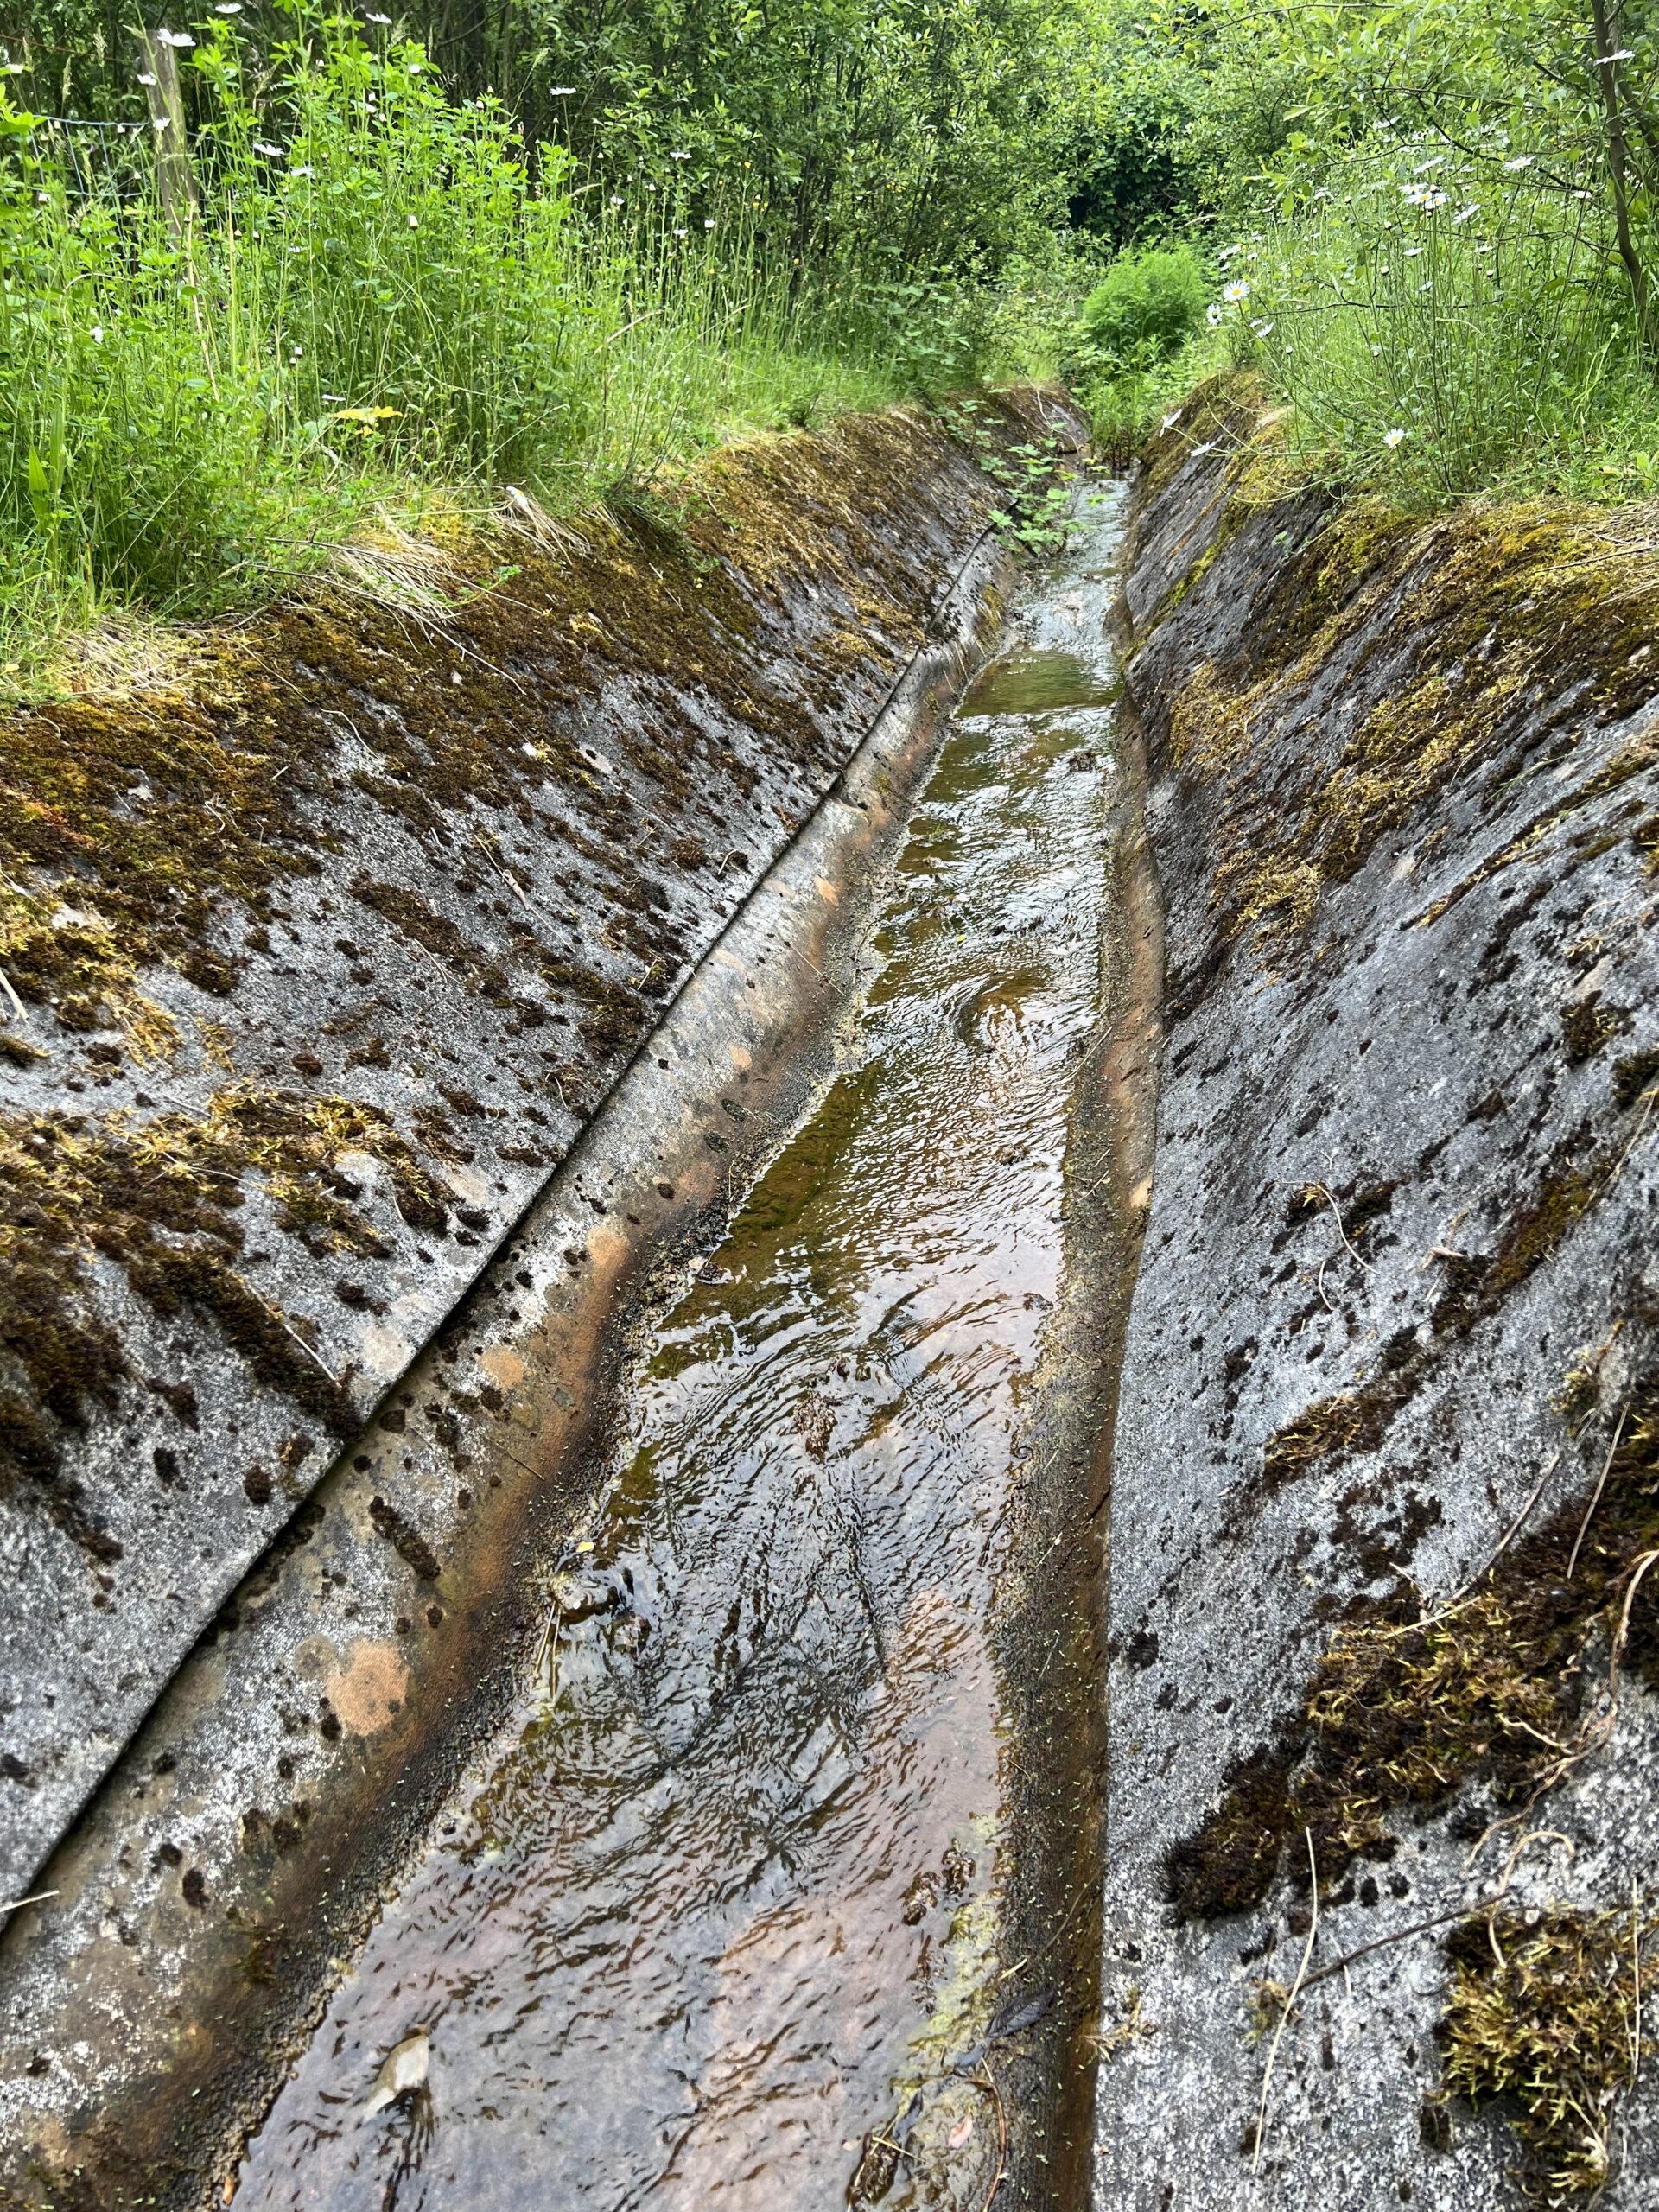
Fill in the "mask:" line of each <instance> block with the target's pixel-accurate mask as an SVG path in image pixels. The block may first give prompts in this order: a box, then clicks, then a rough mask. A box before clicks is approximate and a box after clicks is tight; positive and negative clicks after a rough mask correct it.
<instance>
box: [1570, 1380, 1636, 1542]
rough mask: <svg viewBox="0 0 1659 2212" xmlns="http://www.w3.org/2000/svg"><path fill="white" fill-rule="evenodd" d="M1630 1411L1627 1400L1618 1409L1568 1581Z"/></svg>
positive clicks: (1587, 1507) (1584, 1519) (1586, 1508)
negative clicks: (1610, 1440)
mask: <svg viewBox="0 0 1659 2212" xmlns="http://www.w3.org/2000/svg"><path fill="white" fill-rule="evenodd" d="M1629 1412H1630V1400H1629V1398H1626V1399H1625V1401H1624V1404H1623V1405H1622V1406H1621V1407H1620V1408H1619V1409H1618V1421H1617V1422H1616V1423H1615V1425H1614V1427H1613V1440H1612V1442H1611V1444H1610V1445H1609V1446H1607V1457H1606V1458H1605V1459H1604V1460H1603V1461H1602V1463H1601V1472H1600V1474H1599V1476H1598V1477H1597V1478H1596V1486H1595V1489H1594V1490H1593V1491H1592V1492H1591V1494H1590V1503H1589V1504H1588V1505H1586V1507H1585V1509H1584V1518H1583V1520H1582V1521H1580V1523H1579V1533H1578V1535H1576V1536H1575V1537H1574V1538H1573V1555H1572V1557H1571V1558H1570V1559H1569V1560H1567V1580H1568V1581H1569V1582H1570V1581H1571V1580H1573V1569H1574V1568H1575V1567H1577V1566H1578V1563H1579V1549H1580V1546H1581V1545H1582V1544H1583V1542H1584V1540H1585V1537H1586V1535H1587V1534H1588V1533H1589V1529H1590V1523H1591V1522H1592V1520H1593V1519H1594V1517H1595V1511H1596V1508H1597V1507H1598V1506H1599V1504H1600V1503H1601V1493H1602V1491H1604V1490H1605V1487H1606V1484H1607V1478H1608V1476H1609V1474H1610V1473H1611V1471H1612V1465H1613V1459H1614V1456H1615V1455H1616V1453H1617V1452H1618V1443H1619V1439H1620V1438H1621V1437H1622V1436H1623V1435H1624V1420H1625V1416H1626V1415H1627V1414H1629Z"/></svg>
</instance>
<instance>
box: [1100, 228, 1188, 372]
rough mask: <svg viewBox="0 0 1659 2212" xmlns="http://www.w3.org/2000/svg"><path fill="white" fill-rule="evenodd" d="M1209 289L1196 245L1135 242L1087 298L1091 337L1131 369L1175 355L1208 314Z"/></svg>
mask: <svg viewBox="0 0 1659 2212" xmlns="http://www.w3.org/2000/svg"><path fill="white" fill-rule="evenodd" d="M1209 290H1210V287H1209V283H1208V280H1207V279H1206V277H1205V272H1204V264H1203V263H1202V262H1201V261H1200V260H1199V259H1198V255H1197V253H1196V252H1195V251H1193V249H1192V247H1191V246H1190V245H1174V246H1155V247H1150V248H1147V247H1141V248H1135V247H1131V248H1130V249H1129V251H1127V252H1125V253H1121V254H1119V255H1118V257H1117V258H1116V261H1114V262H1113V264H1112V265H1111V267H1110V268H1109V270H1107V271H1106V274H1105V276H1104V277H1103V278H1102V280H1101V282H1100V283H1098V284H1096V287H1095V289H1094V290H1093V291H1092V292H1090V295H1089V296H1088V298H1087V299H1086V300H1085V301H1084V305H1083V318H1082V319H1083V329H1084V339H1085V341H1086V342H1087V344H1088V345H1089V346H1091V347H1092V348H1094V349H1095V350H1096V352H1097V353H1099V354H1101V355H1103V356H1104V357H1105V358H1106V359H1107V360H1109V361H1110V362H1112V363H1113V364H1115V365H1117V366H1120V367H1122V368H1126V369H1145V368H1151V367H1153V366H1154V365H1156V364H1158V363H1159V362H1161V361H1167V360H1171V359H1173V357H1174V356H1175V354H1177V353H1179V351H1180V349H1181V347H1182V346H1183V345H1184V344H1185V342H1186V340H1187V339H1189V338H1190V337H1191V336H1192V333H1193V332H1194V331H1195V330H1196V329H1197V328H1198V324H1199V323H1200V321H1202V320H1203V317H1204V309H1205V301H1206V300H1207V298H1208V296H1209Z"/></svg>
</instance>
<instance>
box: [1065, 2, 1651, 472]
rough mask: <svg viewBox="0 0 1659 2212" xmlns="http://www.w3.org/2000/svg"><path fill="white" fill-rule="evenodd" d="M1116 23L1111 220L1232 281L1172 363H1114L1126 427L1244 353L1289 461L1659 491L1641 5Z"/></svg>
mask: <svg viewBox="0 0 1659 2212" xmlns="http://www.w3.org/2000/svg"><path fill="white" fill-rule="evenodd" d="M1103 15H1104V20H1103V23H1102V26H1101V37H1102V40H1103V51H1107V52H1109V54H1110V55H1111V57H1112V60H1113V62H1114V65H1115V70H1116V75H1115V79H1113V81H1114V82H1115V83H1116V86H1117V87H1118V88H1119V89H1118V90H1117V92H1116V98H1115V100H1114V99H1113V97H1112V96H1111V95H1110V94H1108V95H1107V96H1106V98H1105V99H1104V100H1103V113H1104V112H1109V111H1110V109H1111V108H1112V106H1113V105H1115V106H1116V112H1117V118H1118V121H1117V125H1116V129H1115V130H1113V129H1108V130H1107V131H1106V134H1105V136H1106V139H1107V143H1109V144H1111V145H1114V146H1115V147H1116V148H1117V149H1119V154H1118V156H1116V158H1115V160H1114V163H1113V165H1112V166H1111V167H1110V168H1109V170H1108V171H1106V172H1104V173H1103V176H1102V177H1101V178H1100V179H1099V180H1097V192H1098V194H1100V195H1103V198H1102V200H1101V205H1100V207H1097V210H1096V212H1097V213H1104V215H1105V217H1106V220H1105V222H1104V224H1103V227H1104V228H1106V229H1108V230H1109V231H1112V232H1113V233H1114V234H1115V235H1116V236H1120V237H1121V236H1123V235H1128V234H1132V233H1133V232H1135V230H1136V229H1137V228H1142V229H1144V228H1145V227H1146V226H1147V225H1148V224H1149V223H1150V224H1152V225H1153V226H1155V227H1156V228H1157V229H1158V230H1159V231H1160V233H1162V234H1164V235H1166V236H1168V235H1172V234H1173V235H1185V237H1186V238H1188V239H1189V240H1190V241H1192V243H1193V244H1194V245H1197V246H1198V248H1199V249H1200V250H1201V251H1203V252H1204V253H1205V255H1206V257H1208V260H1209V262H1210V264H1211V266H1212V268H1213V269H1214V271H1215V274H1216V277H1217V285H1218V288H1219V297H1217V299H1216V300H1215V301H1214V302H1213V303H1212V305H1211V308H1210V316H1211V324H1212V327H1211V330H1210V332H1209V333H1208V334H1207V340H1206V342H1205V343H1202V344H1200V345H1199V346H1198V347H1196V348H1195V349H1194V351H1193V353H1192V354H1191V355H1189V356H1188V357H1186V358H1185V359H1181V360H1180V361H1179V362H1178V363H1177V364H1176V365H1175V366H1176V369H1177V370H1178V371H1179V375H1178V376H1176V377H1168V376H1166V378H1163V379H1162V380H1161V381H1160V382H1158V383H1156V384H1155V385H1154V384H1153V383H1151V382H1147V384H1145V385H1144V387H1143V388H1137V387H1135V385H1134V384H1133V383H1132V381H1130V380H1129V378H1128V375H1127V373H1126V371H1119V372H1115V373H1112V374H1109V375H1108V376H1106V377H1105V378H1104V379H1103V388H1102V397H1103V402H1104V405H1105V410H1106V414H1107V416H1108V417H1109V420H1110V423H1111V424H1112V426H1113V427H1116V426H1117V425H1118V424H1119V423H1132V424H1133V425H1134V426H1135V429H1137V431H1138V432H1139V433H1140V434H1141V435H1144V433H1145V431H1146V430H1147V429H1149V428H1151V427H1153V425H1152V423H1150V421H1149V419H1148V418H1149V416H1150V415H1151V413H1152V410H1153V407H1154V404H1162V403H1163V402H1164V401H1165V400H1166V398H1167V397H1170V396H1171V395H1172V394H1173V391H1174V390H1175V387H1176V385H1177V384H1178V383H1179V381H1180V380H1181V378H1185V380H1186V381H1189V382H1190V381H1192V380H1194V379H1195V378H1196V375H1197V373H1198V372H1199V371H1200V370H1202V369H1204V368H1208V367H1217V366H1221V365H1224V364H1226V363H1228V362H1231V363H1234V364H1237V365H1250V366H1252V367H1254V368H1255V369H1256V370H1258V371H1259V372H1261V374H1262V377H1263V378H1264V379H1265V382H1266V384H1267V385H1268V391H1269V392H1270V394H1271V395H1272V396H1273V397H1275V398H1277V399H1279V400H1281V401H1282V402H1284V403H1287V413H1286V416H1285V419H1284V422H1283V425H1282V428H1281V438H1282V440H1283V442H1284V445H1285V448H1286V450H1287V456H1288V459H1289V461H1290V463H1291V465H1292V467H1293V468H1294V471H1295V473H1296V474H1299V475H1300V476H1302V477H1304V478H1306V477H1317V478H1323V479H1325V480H1330V481H1332V482H1335V483H1338V484H1340V485H1343V486H1355V485H1363V486H1370V487H1372V488H1374V489H1376V490H1378V491H1380V492H1381V493H1383V494H1384V495H1385V496H1386V497H1387V498H1388V499H1389V501H1390V502H1391V503H1392V504H1393V505H1395V506H1397V507H1402V508H1407V509H1413V508H1415V509H1423V508H1431V507H1434V506H1440V505H1446V504H1448V503H1450V502H1452V501H1455V500H1458V499H1463V498H1465V497H1467V496H1469V495H1470V494H1471V493H1498V494H1500V495H1508V496H1517V495H1525V494H1528V493H1536V492H1549V493H1567V494H1570V495H1577V496H1585V497H1592V498H1622V497H1629V496H1632V495H1646V494H1649V493H1651V492H1653V491H1654V490H1655V489H1656V488H1659V404H1656V401H1659V391H1656V381H1655V379H1656V368H1659V363H1656V353H1659V296H1656V291H1655V287H1656V283H1659V77H1656V72H1659V9H1656V8H1655V7H1654V6H1653V5H1652V4H1651V0H1516V5H1514V6H1512V7H1509V8H1505V9H1503V10H1494V9H1492V8H1491V7H1488V6H1485V5H1484V4H1481V0H1376V3H1375V4H1367V5H1365V6H1363V7H1350V8H1340V9H1338V8H1328V7H1308V8H1295V9H1285V8H1278V7H1272V6H1268V5H1265V4H1262V0H1212V3H1211V4H1210V5H1208V6H1206V7H1205V9H1203V10H1191V9H1188V8H1186V7H1185V6H1183V5H1179V4H1177V0H1157V3H1156V4H1154V5H1152V6H1150V7H1147V6H1141V5H1138V4H1137V5H1135V6H1134V7H1130V6H1129V5H1128V0H1108V3H1107V5H1106V7H1105V9H1104V10H1103ZM1137 123H1138V124H1139V125H1140V126H1141V128H1142V129H1143V130H1149V131H1150V133H1151V137H1152V139H1153V142H1154V143H1153V146H1152V147H1151V148H1150V149H1148V148H1147V147H1146V146H1145V145H1144V144H1143V146H1142V147H1141V152H1140V156H1139V158H1138V160H1137V161H1136V162H1128V161H1127V160H1126V159H1124V158H1122V149H1123V148H1124V147H1125V146H1126V145H1127V143H1128V140H1129V137H1130V136H1131V135H1132V133H1133V131H1134V130H1135V126H1136V124H1137ZM1126 369H1127V365H1126Z"/></svg>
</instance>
